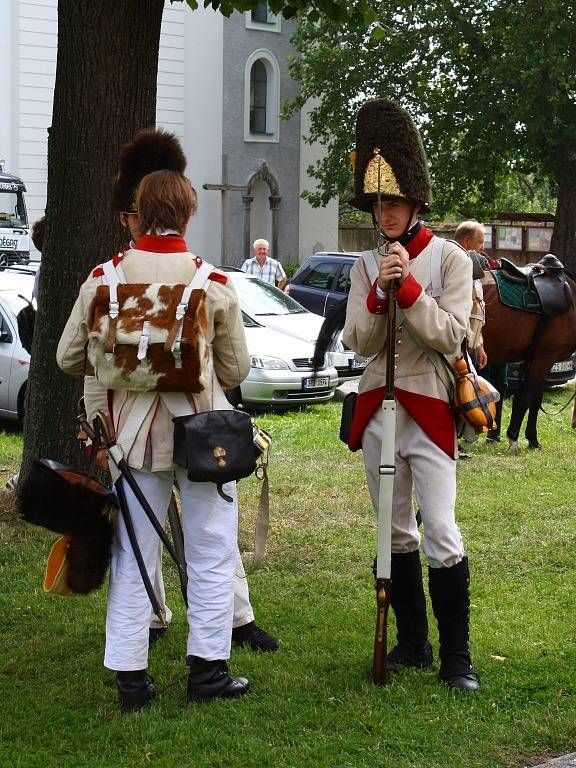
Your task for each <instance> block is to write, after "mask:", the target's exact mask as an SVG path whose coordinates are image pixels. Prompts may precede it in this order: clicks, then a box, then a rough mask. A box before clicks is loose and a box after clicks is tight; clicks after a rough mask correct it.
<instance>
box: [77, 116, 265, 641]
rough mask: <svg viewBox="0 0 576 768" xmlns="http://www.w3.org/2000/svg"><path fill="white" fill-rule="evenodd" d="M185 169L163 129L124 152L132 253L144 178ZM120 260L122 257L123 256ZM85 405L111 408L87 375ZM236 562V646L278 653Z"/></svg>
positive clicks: (119, 194)
mask: <svg viewBox="0 0 576 768" xmlns="http://www.w3.org/2000/svg"><path fill="white" fill-rule="evenodd" d="M186 164H187V161H186V157H185V155H184V152H183V151H182V147H181V145H180V142H179V141H178V140H176V139H175V137H174V136H172V134H169V133H167V132H165V131H163V130H161V129H160V130H154V129H149V130H145V131H140V132H139V133H138V134H137V135H136V136H135V138H134V140H133V141H132V142H130V143H129V144H126V145H125V146H124V147H123V148H122V150H121V152H120V155H119V158H118V171H117V174H116V177H115V179H114V185H113V190H112V205H113V208H114V210H115V211H116V212H117V213H118V215H119V218H120V223H121V224H122V226H123V227H124V228H125V229H126V230H127V233H128V239H129V240H130V243H129V245H128V247H127V249H128V248H132V247H134V244H135V243H136V241H137V240H138V238H139V237H140V231H139V219H138V208H137V205H136V195H137V192H138V186H139V184H140V182H141V181H142V179H143V178H144V177H145V176H147V175H148V174H149V173H153V172H154V171H160V170H173V171H177V172H179V173H184V171H185V169H186ZM118 256H119V257H120V258H121V257H122V253H120V254H119V255H118ZM84 404H85V408H86V413H87V416H88V420H89V421H90V422H91V421H92V418H93V417H94V416H95V415H96V413H97V412H98V411H99V410H103V411H106V410H107V408H108V400H107V391H106V390H105V389H104V388H103V387H101V386H100V385H99V384H98V381H97V380H96V378H95V377H93V376H86V377H85V379H84ZM162 550H163V547H162V542H161V541H158V562H157V567H156V574H155V579H154V591H155V592H156V594H157V596H158V597H159V599H160V601H161V603H162V607H163V609H164V611H165V614H166V621H167V622H168V623H169V622H170V620H171V618H172V611H171V610H170V608H169V607H168V606H167V605H166V604H165V591H164V580H163V577H162ZM236 561H237V562H236V570H235V572H234V619H233V625H232V626H233V629H232V642H233V643H235V644H237V645H244V646H247V647H249V648H251V649H252V650H254V651H277V650H278V648H279V642H278V640H277V639H276V638H275V637H273V636H272V635H270V634H269V633H268V632H266V631H264V630H263V629H261V628H260V627H259V626H258V625H257V624H256V623H255V620H254V611H253V608H252V605H251V602H250V593H249V589H248V580H247V579H246V574H245V572H244V566H243V563H242V557H241V555H240V551H239V550H238V548H236ZM165 632H166V627H163V626H161V624H160V622H159V619H158V617H157V616H156V615H155V614H153V615H152V618H151V621H150V641H151V642H154V641H155V640H157V639H158V638H159V637H162V636H163V635H164V633H165Z"/></svg>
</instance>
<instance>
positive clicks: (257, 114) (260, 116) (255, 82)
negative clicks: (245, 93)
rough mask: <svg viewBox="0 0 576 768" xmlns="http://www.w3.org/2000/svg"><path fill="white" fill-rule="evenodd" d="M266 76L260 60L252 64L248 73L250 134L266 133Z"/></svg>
mask: <svg viewBox="0 0 576 768" xmlns="http://www.w3.org/2000/svg"><path fill="white" fill-rule="evenodd" d="M267 87H268V76H267V75H266V67H265V66H264V62H263V61H262V59H258V60H257V61H255V62H254V64H252V71H251V73H250V133H267V131H266V100H267V93H266V91H267Z"/></svg>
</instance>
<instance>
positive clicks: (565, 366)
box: [552, 360, 572, 373]
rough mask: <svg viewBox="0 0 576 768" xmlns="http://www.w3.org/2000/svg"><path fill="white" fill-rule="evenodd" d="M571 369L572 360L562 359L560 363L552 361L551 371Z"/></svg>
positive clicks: (559, 371) (558, 371)
mask: <svg viewBox="0 0 576 768" xmlns="http://www.w3.org/2000/svg"><path fill="white" fill-rule="evenodd" d="M571 370H572V360H563V361H562V362H561V363H554V365H553V366H552V373H561V372H562V371H571Z"/></svg>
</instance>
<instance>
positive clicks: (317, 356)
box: [312, 298, 348, 374]
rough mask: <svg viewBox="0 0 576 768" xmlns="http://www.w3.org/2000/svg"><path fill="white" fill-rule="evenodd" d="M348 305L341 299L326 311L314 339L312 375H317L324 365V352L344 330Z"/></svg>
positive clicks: (346, 301)
mask: <svg viewBox="0 0 576 768" xmlns="http://www.w3.org/2000/svg"><path fill="white" fill-rule="evenodd" d="M347 305H348V299H347V298H346V299H343V300H342V301H340V302H339V303H338V304H336V305H335V306H333V307H332V309H330V310H328V313H327V314H326V317H325V318H324V322H323V323H322V327H321V328H320V333H319V334H318V338H317V339H316V346H315V348H314V357H313V358H312V368H313V369H314V374H316V373H318V370H319V369H320V368H322V367H323V365H324V358H325V356H326V352H328V350H329V349H330V348H331V347H332V346H333V344H334V342H335V341H336V337H337V336H338V334H339V333H340V331H341V330H342V328H344V322H345V320H346V307H347Z"/></svg>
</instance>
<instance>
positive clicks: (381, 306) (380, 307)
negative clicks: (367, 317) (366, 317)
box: [366, 281, 388, 315]
mask: <svg viewBox="0 0 576 768" xmlns="http://www.w3.org/2000/svg"><path fill="white" fill-rule="evenodd" d="M376 286H377V282H376V281H374V284H373V285H372V288H370V293H369V294H368V296H367V298H366V308H367V309H368V312H370V313H371V314H372V315H386V314H388V296H387V295H386V296H384V298H383V299H381V298H380V297H379V296H378V295H377V293H376Z"/></svg>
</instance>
